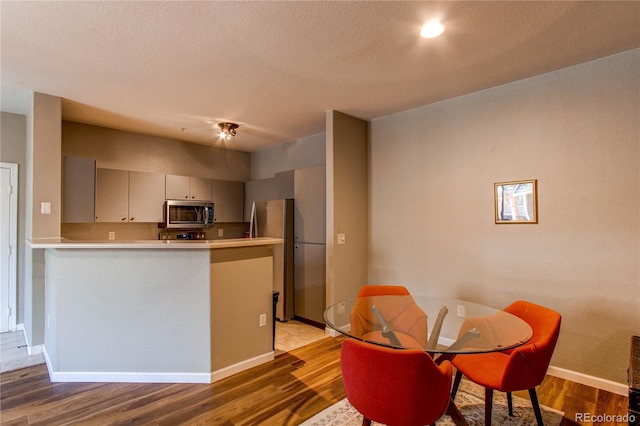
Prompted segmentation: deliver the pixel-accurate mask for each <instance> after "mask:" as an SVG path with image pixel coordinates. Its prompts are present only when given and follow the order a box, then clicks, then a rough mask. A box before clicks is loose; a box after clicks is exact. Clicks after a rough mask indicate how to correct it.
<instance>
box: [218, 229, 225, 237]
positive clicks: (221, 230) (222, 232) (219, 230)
mask: <svg viewBox="0 0 640 426" xmlns="http://www.w3.org/2000/svg"><path fill="white" fill-rule="evenodd" d="M218 237H224V229H222V228H220V229H218Z"/></svg>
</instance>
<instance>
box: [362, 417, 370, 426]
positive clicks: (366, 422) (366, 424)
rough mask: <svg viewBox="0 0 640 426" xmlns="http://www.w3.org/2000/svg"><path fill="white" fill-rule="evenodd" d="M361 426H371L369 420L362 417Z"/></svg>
mask: <svg viewBox="0 0 640 426" xmlns="http://www.w3.org/2000/svg"><path fill="white" fill-rule="evenodd" d="M362 426H371V419H368V418H366V417H364V416H362Z"/></svg>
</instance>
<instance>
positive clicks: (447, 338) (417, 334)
mask: <svg viewBox="0 0 640 426" xmlns="http://www.w3.org/2000/svg"><path fill="white" fill-rule="evenodd" d="M324 319H325V321H326V323H327V325H328V326H329V327H331V328H332V329H334V330H336V331H338V332H340V333H342V334H344V335H345V336H348V337H352V338H355V339H359V340H362V341H365V342H369V343H374V344H377V345H383V346H389V347H394V348H400V349H422V350H424V351H426V352H428V353H430V354H432V355H438V354H450V355H455V354H471V353H484V352H496V351H504V350H507V349H511V348H514V347H517V346H520V345H522V344H524V343H526V342H527V341H528V340H529V339H530V338H531V336H532V334H533V331H532V330H531V327H530V326H529V324H527V323H526V322H525V321H524V320H522V319H520V318H519V317H517V316H515V315H512V314H510V313H508V312H505V311H502V310H500V309H496V308H492V307H490V306H485V305H480V304H477V303H472V302H467V301H463V300H457V299H447V298H442V297H434V296H413V295H411V296H395V295H394V296H371V297H359V298H356V299H349V300H345V301H341V302H338V303H335V304H333V305H331V306H329V307H328V308H327V309H326V310H325V312H324Z"/></svg>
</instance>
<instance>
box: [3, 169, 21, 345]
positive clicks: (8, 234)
mask: <svg viewBox="0 0 640 426" xmlns="http://www.w3.org/2000/svg"><path fill="white" fill-rule="evenodd" d="M0 172H1V178H0V187H1V188H0V204H1V206H0V259H1V263H0V280H1V281H2V282H1V283H0V332H2V333H4V332H5V331H13V330H15V329H16V310H15V305H16V269H17V262H16V259H17V256H16V254H17V253H16V246H17V233H18V204H17V203H18V165H17V164H9V163H0Z"/></svg>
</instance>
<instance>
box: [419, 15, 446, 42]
mask: <svg viewBox="0 0 640 426" xmlns="http://www.w3.org/2000/svg"><path fill="white" fill-rule="evenodd" d="M443 31H444V25H442V24H441V23H440V22H438V21H437V20H435V19H432V20H431V21H429V22H427V23H426V24H424V25H423V26H422V29H421V30H420V36H421V37H423V38H435V37H438V36H439V35H440V34H442V33H443Z"/></svg>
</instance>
